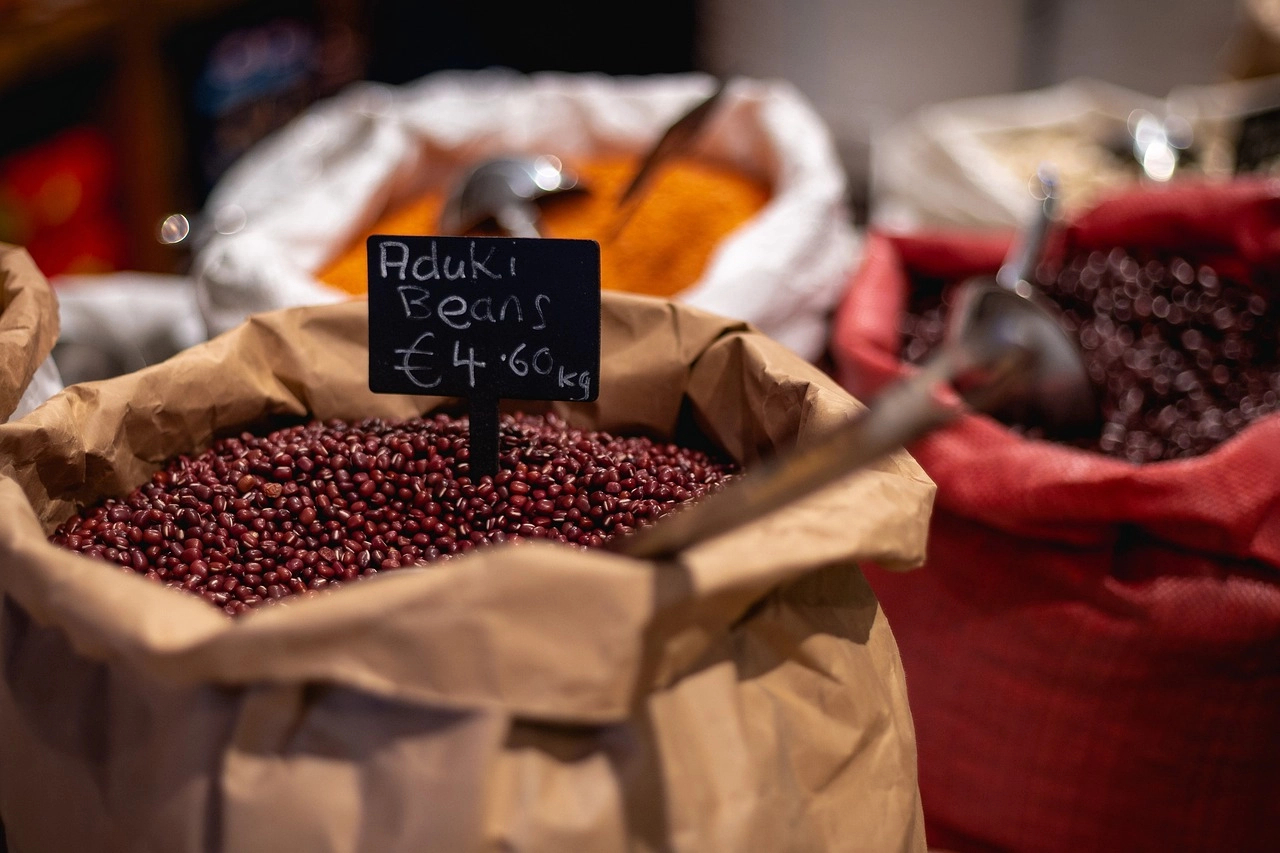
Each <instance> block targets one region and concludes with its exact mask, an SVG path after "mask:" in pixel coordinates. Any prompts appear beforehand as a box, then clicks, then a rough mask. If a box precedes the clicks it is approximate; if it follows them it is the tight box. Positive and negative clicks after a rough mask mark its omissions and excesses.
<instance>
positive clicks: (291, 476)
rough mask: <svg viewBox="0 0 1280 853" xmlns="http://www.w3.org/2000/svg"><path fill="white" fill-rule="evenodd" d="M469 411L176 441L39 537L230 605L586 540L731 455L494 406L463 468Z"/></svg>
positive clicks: (641, 513)
mask: <svg viewBox="0 0 1280 853" xmlns="http://www.w3.org/2000/svg"><path fill="white" fill-rule="evenodd" d="M467 426H468V424H467V420H466V419H465V418H461V419H456V418H452V417H449V416H447V415H437V416H434V417H431V418H420V419H413V420H409V421H403V422H396V423H392V422H384V421H380V420H366V421H362V422H360V423H357V424H354V425H349V424H346V423H344V422H341V421H329V422H325V423H321V422H318V421H313V422H311V423H307V424H302V425H299V426H294V427H290V428H287V429H281V430H277V431H275V432H271V433H270V434H267V435H254V434H252V433H247V432H246V433H243V434H241V435H240V436H238V437H233V438H226V439H222V440H220V441H218V442H216V443H215V444H214V445H213V447H211V448H210V449H209V450H208V451H206V452H204V453H201V454H199V455H196V456H179V457H177V458H176V459H174V460H172V461H171V462H170V463H169V464H168V465H167V466H166V467H165V468H163V469H162V470H161V471H159V472H157V473H156V474H155V475H154V476H153V477H152V478H151V480H150V482H148V483H146V484H145V485H143V486H141V487H139V488H137V489H135V490H134V491H133V492H131V493H130V494H129V495H127V496H126V497H123V498H118V499H117V498H113V499H108V500H106V501H105V502H103V503H101V504H100V505H97V506H95V507H93V508H91V509H87V510H85V511H84V512H83V513H81V514H80V515H77V516H74V517H72V518H71V519H69V520H67V521H66V522H64V523H63V524H62V525H61V526H59V527H58V529H57V530H56V531H54V533H53V534H52V536H51V537H50V539H51V540H52V541H53V542H55V543H57V544H60V545H63V546H65V547H67V548H70V549H72V550H75V551H79V552H81V553H84V554H87V555H89V556H92V557H97V558H101V559H104V560H107V561H110V562H113V563H116V564H119V565H120V566H121V567H122V568H123V569H124V570H125V571H130V572H136V573H138V574H141V575H145V576H146V577H148V578H150V579H152V580H155V581H158V582H161V583H164V584H166V585H168V586H171V587H177V588H180V589H183V590H186V591H188V592H191V593H194V594H196V595H200V596H202V597H203V598H205V599H206V600H207V601H209V602H210V603H211V604H214V605H216V606H218V607H221V608H222V609H224V610H225V611H226V612H228V613H230V614H232V615H237V614H240V613H244V612H246V611H248V610H249V609H250V608H252V607H254V606H256V605H261V604H270V603H273V602H276V601H278V600H280V599H283V598H287V597H289V596H291V595H296V594H307V593H312V592H315V591H318V590H322V589H333V588H336V587H340V586H342V585H343V584H345V583H349V582H351V581H355V580H357V579H359V578H363V577H368V576H370V575H375V574H377V573H379V572H384V571H390V570H394V569H397V568H400V567H402V566H409V565H413V564H416V563H424V562H430V561H432V560H437V559H440V558H445V557H448V556H451V555H455V554H459V553H462V552H464V551H467V550H469V549H471V548H475V547H477V546H481V545H484V544H486V543H494V542H502V541H504V540H519V539H550V540H555V541H559V542H564V543H568V544H571V545H576V546H580V547H592V546H599V545H601V544H603V543H604V542H605V541H606V540H608V539H610V538H611V537H614V536H621V535H625V534H626V533H628V532H630V531H632V530H634V529H636V528H638V527H641V526H643V525H646V524H648V523H651V522H652V521H654V520H656V519H657V518H659V517H661V516H663V515H665V514H666V513H667V512H669V511H671V510H672V509H674V508H675V507H676V506H678V505H680V504H682V503H684V502H686V501H691V500H695V499H697V498H698V497H700V496H702V495H704V494H706V493H708V492H710V491H713V490H715V489H717V488H719V486H720V485H721V484H723V483H724V482H725V481H726V480H727V479H729V478H730V477H732V476H733V473H734V471H735V470H736V469H735V467H734V465H733V463H731V462H727V461H719V460H717V459H715V458H713V457H711V456H709V455H708V454H706V453H703V452H701V451H698V450H694V449H690V448H687V447H683V446H680V445H676V444H671V443H662V442H655V441H652V440H650V439H648V438H644V437H618V436H614V435H611V434H609V433H606V432H592V431H587V430H582V429H576V428H573V427H570V426H569V425H568V424H566V423H565V422H564V421H563V420H561V419H559V418H557V417H555V416H554V415H547V416H545V417H544V416H529V415H514V416H511V415H503V416H502V418H501V423H500V437H499V470H498V473H497V474H496V475H495V476H493V477H489V476H484V477H480V478H478V479H477V480H474V481H473V480H472V479H471V477H469V476H468V468H469V465H468V456H469V444H470V442H469V439H468V435H467Z"/></svg>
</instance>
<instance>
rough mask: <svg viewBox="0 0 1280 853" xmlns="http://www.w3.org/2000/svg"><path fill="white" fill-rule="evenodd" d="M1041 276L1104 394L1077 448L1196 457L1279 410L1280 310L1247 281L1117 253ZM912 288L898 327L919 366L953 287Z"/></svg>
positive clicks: (1142, 456)
mask: <svg viewBox="0 0 1280 853" xmlns="http://www.w3.org/2000/svg"><path fill="white" fill-rule="evenodd" d="M1039 284H1040V286H1041V288H1042V290H1043V292H1044V293H1045V294H1046V295H1047V296H1049V297H1051V298H1052V299H1053V301H1054V302H1055V303H1056V304H1057V305H1058V306H1059V308H1060V309H1061V311H1062V318H1063V323H1064V325H1065V326H1066V328H1067V331H1068V332H1069V333H1070V334H1071V335H1072V336H1073V337H1074V338H1075V340H1076V341H1078V343H1079V345H1080V349H1081V352H1082V354H1083V356H1084V359H1085V364H1086V366H1087V368H1088V371H1089V376H1090V378H1091V379H1092V380H1093V382H1094V384H1095V387H1096V388H1097V390H1098V399H1099V402H1100V405H1101V409H1102V416H1103V426H1102V429H1101V432H1100V434H1099V435H1097V436H1096V437H1093V438H1091V439H1089V440H1088V441H1085V442H1081V443H1080V446H1084V447H1087V448H1089V449H1093V450H1097V451H1099V452H1101V453H1105V454H1107V455H1110V456H1116V457H1119V458H1122V459H1127V460H1129V461H1132V462H1138V463H1145V462H1156V461H1160V460H1165V459H1179V458H1185V457H1190V456H1198V455H1201V454H1204V453H1206V452H1208V451H1209V450H1212V449H1213V448H1214V447H1217V446H1218V445H1219V444H1221V443H1222V442H1223V441H1225V440H1226V439H1227V438H1230V437H1231V436H1233V435H1235V434H1236V433H1238V432H1239V431H1240V430H1241V429H1243V428H1244V427H1245V426H1246V425H1248V424H1249V423H1252V422H1253V421H1255V420H1257V419H1258V418H1260V417H1262V416H1263V415H1266V414H1269V413H1271V412H1274V411H1276V410H1277V408H1278V405H1277V404H1278V403H1280V340H1278V338H1280V315H1278V314H1277V310H1276V308H1275V306H1273V305H1272V304H1271V303H1270V302H1269V301H1268V300H1267V298H1266V297H1265V296H1264V295H1263V294H1262V293H1260V292H1259V291H1258V290H1257V289H1254V288H1252V287H1250V286H1249V285H1248V284H1247V283H1245V282H1240V281H1233V280H1230V279H1226V278H1222V277H1220V276H1219V275H1218V274H1217V272H1215V271H1214V270H1213V269H1212V268H1211V267H1209V266H1207V265H1203V264H1201V265H1193V264H1192V263H1191V262H1189V261H1188V260H1186V259H1185V258H1182V257H1178V256H1157V255H1144V254H1140V253H1136V252H1130V251H1126V250H1124V249H1113V250H1112V251H1110V252H1101V251H1095V252H1091V253H1084V254H1080V255H1077V256H1075V257H1072V258H1070V259H1068V260H1067V261H1066V262H1065V263H1064V264H1063V265H1062V267H1061V269H1060V270H1059V271H1057V272H1056V274H1052V275H1048V276H1045V277H1044V278H1043V280H1041V281H1040V282H1039ZM916 285H917V286H915V287H913V290H912V293H911V298H910V300H909V305H908V310H907V312H906V314H905V315H904V317H903V320H902V323H901V331H902V333H903V356H904V358H906V359H907V360H908V361H912V362H919V361H921V360H923V359H924V358H925V357H926V356H927V355H928V353H929V352H930V351H931V350H932V349H933V348H934V347H935V346H937V344H938V343H939V342H940V341H941V340H942V336H943V333H944V329H945V325H944V318H945V316H946V313H947V311H948V310H949V307H950V306H949V305H948V304H947V302H945V301H944V299H943V295H944V294H945V293H946V292H947V285H946V283H942V282H939V281H937V280H921V281H919V282H916ZM1024 431H1025V432H1026V433H1027V434H1029V435H1032V436H1038V433H1037V432H1036V431H1034V430H1032V429H1027V430H1024Z"/></svg>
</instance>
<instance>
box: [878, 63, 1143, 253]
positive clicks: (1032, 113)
mask: <svg viewBox="0 0 1280 853" xmlns="http://www.w3.org/2000/svg"><path fill="white" fill-rule="evenodd" d="M1135 109H1144V110H1148V111H1150V112H1153V113H1156V114H1160V113H1161V111H1162V110H1163V102H1162V101H1161V100H1160V99H1157V98H1152V97H1149V96H1147V95H1143V94H1140V93H1138V92H1131V91H1128V90H1126V89H1122V88H1119V87H1116V86H1112V85H1110V84H1107V83H1101V82H1098V81H1095V80H1074V81H1070V82H1067V83H1063V84H1060V85H1057V86H1051V87H1048V88H1044V89H1037V90H1033V91H1027V92H1018V93H1014V94H1009V95H996V96H989V97H979V98H966V99H961V100H956V101H950V102H946V103H942V104H935V105H932V106H928V107H924V108H922V109H920V110H918V111H917V112H915V113H913V114H911V115H910V116H908V117H907V118H905V119H904V120H902V121H900V122H897V123H895V124H892V125H890V126H889V127H888V128H886V129H885V130H884V131H882V132H880V133H878V134H876V135H875V136H874V137H873V138H872V142H871V181H870V187H869V204H870V223H871V225H872V226H874V227H876V228H881V229H885V230H905V231H910V230H916V229H920V228H937V227H949V226H955V227H963V228H984V227H992V228H1013V227H1017V226H1018V225H1019V224H1021V223H1023V222H1024V221H1026V218H1027V217H1028V216H1029V215H1030V212H1031V205H1032V204H1033V201H1032V199H1031V197H1030V195H1029V194H1028V182H1029V180H1030V179H1031V177H1032V176H1033V175H1034V174H1035V169H1036V166H1037V165H1038V163H1039V162H1041V161H1047V162H1050V163H1052V164H1053V165H1054V167H1055V168H1056V170H1057V172H1058V174H1059V177H1060V180H1061V185H1062V194H1063V207H1064V213H1066V214H1068V215H1069V214H1070V212H1072V211H1074V210H1080V209H1083V208H1086V207H1088V206H1090V205H1091V203H1092V201H1094V200H1095V199H1096V198H1097V197H1098V196H1099V195H1100V194H1102V193H1105V192H1106V191H1108V190H1109V189H1112V188H1115V187H1119V186H1122V185H1124V184H1126V183H1130V182H1134V181H1136V180H1137V179H1138V171H1137V169H1136V168H1135V167H1134V164H1132V163H1130V162H1126V159H1125V157H1124V156H1120V155H1118V154H1116V153H1113V152H1112V151H1111V148H1112V147H1114V146H1116V145H1117V144H1118V143H1123V141H1124V140H1126V139H1127V134H1128V119H1129V114H1130V113H1131V112H1132V111H1133V110H1135Z"/></svg>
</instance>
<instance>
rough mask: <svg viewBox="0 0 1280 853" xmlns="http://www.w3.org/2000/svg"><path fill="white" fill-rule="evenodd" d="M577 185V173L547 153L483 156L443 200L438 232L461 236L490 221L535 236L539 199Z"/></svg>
mask: <svg viewBox="0 0 1280 853" xmlns="http://www.w3.org/2000/svg"><path fill="white" fill-rule="evenodd" d="M577 187H578V176H577V175H575V174H574V173H573V172H571V171H569V170H568V169H566V168H564V165H563V164H562V163H561V162H560V159H559V158H557V157H554V156H552V155H550V154H542V155H539V156H536V157H497V158H494V159H491V160H485V161H483V162H481V163H479V164H478V165H476V166H475V167H474V168H472V169H471V171H469V172H468V173H467V174H466V175H465V176H464V177H463V178H462V180H461V181H459V182H458V184H457V186H456V187H455V188H454V190H453V192H452V193H451V194H450V196H449V198H448V199H446V200H445V204H444V208H443V209H442V210H441V212H440V223H439V226H440V231H441V232H442V233H444V234H465V233H467V232H468V231H471V230H472V229H473V228H476V227H478V226H480V225H483V224H485V223H486V222H494V223H495V224H497V226H498V227H499V228H500V229H502V230H503V231H504V232H506V233H507V234H510V235H511V236H513V237H540V236H542V235H541V233H540V232H539V229H538V226H539V221H540V216H539V211H538V202H539V201H540V200H541V199H543V198H546V197H547V196H550V195H554V194H556V193H562V192H567V191H569V190H572V189H575V188H577Z"/></svg>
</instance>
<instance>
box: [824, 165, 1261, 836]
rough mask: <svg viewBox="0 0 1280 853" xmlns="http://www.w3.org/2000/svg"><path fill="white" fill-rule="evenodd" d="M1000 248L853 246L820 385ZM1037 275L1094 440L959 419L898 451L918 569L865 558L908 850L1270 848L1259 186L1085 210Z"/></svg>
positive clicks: (902, 367) (869, 393) (868, 372)
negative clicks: (890, 680) (913, 769)
mask: <svg viewBox="0 0 1280 853" xmlns="http://www.w3.org/2000/svg"><path fill="white" fill-rule="evenodd" d="M997 237H999V239H997ZM1012 237H1013V235H1012V234H1011V233H1009V234H1003V235H992V234H990V233H988V232H972V233H970V232H949V233H916V234H910V235H904V234H889V233H885V232H875V231H872V232H871V233H869V234H868V238H867V242H866V251H865V255H864V260H863V263H862V265H861V268H860V269H859V270H858V272H857V273H856V275H855V276H854V277H853V279H852V280H851V282H850V284H849V287H848V289H847V291H846V294H845V298H844V300H843V301H842V303H841V305H840V306H839V307H838V309H837V311H836V314H835V316H834V324H833V329H832V335H831V362H832V365H833V370H834V371H835V373H836V376H837V377H838V378H839V380H840V381H841V383H842V384H843V385H844V387H845V388H846V389H847V390H849V391H850V392H851V393H853V394H854V395H855V396H860V397H864V398H873V397H874V396H875V395H876V394H877V393H879V391H880V390H881V389H883V388H884V387H885V386H886V385H887V384H889V383H891V382H893V381H895V380H897V379H900V378H901V377H903V376H905V375H908V374H909V373H910V372H912V371H913V370H914V369H915V367H914V363H916V362H918V361H919V360H920V359H921V358H923V357H924V355H925V354H926V353H927V352H928V350H929V349H930V348H931V347H933V346H935V345H936V344H937V341H938V340H939V338H940V335H941V333H942V317H943V315H944V313H945V305H943V304H942V303H941V302H940V300H941V299H944V298H945V296H946V294H947V292H948V288H950V287H951V286H952V285H954V284H955V283H957V282H960V281H962V280H964V279H966V278H969V277H971V276H974V275H993V274H994V273H995V272H996V270H997V269H998V268H999V266H1000V264H1001V262H1002V260H1003V257H1004V255H1005V253H1006V252H1007V250H1008V248H1009V245H1010V241H1011V239H1012ZM1037 284H1038V286H1039V287H1040V288H1041V289H1042V290H1044V291H1045V292H1046V294H1047V295H1049V296H1051V297H1052V298H1053V299H1054V300H1055V301H1057V302H1058V304H1059V305H1060V306H1061V308H1062V310H1063V313H1064V315H1065V317H1066V321H1067V323H1068V326H1069V331H1071V332H1072V333H1073V334H1074V335H1076V337H1077V340H1078V341H1079V342H1080V344H1081V349H1082V352H1083V354H1084V356H1085V359H1086V361H1087V363H1088V367H1089V371H1090V375H1091V376H1092V378H1093V381H1094V384H1095V387H1096V390H1097V394H1098V398H1099V402H1100V404H1101V405H1100V408H1101V409H1102V410H1103V413H1104V414H1105V417H1106V423H1105V426H1104V427H1103V428H1102V429H1101V430H1099V432H1098V433H1097V434H1095V435H1091V436H1089V437H1087V439H1084V440H1082V441H1081V442H1080V444H1079V446H1077V445H1075V444H1072V443H1067V442H1059V441H1047V440H1044V439H1042V438H1039V437H1037V436H1036V434H1035V433H1034V432H1032V431H1031V430H1030V429H1027V428H1018V427H1013V428H1011V427H1010V426H1008V425H1006V424H1002V423H1000V422H998V421H996V420H995V419H994V418H991V417H988V416H986V415H983V414H979V413H971V414H965V415H962V416H961V417H959V418H958V419H956V420H955V421H954V422H952V423H951V424H949V425H948V426H946V427H944V428H942V429H939V430H937V431H936V432H934V433H932V434H930V435H928V436H926V437H925V438H923V439H921V440H919V441H916V442H913V443H912V444H911V445H910V446H909V447H908V449H909V450H910V451H911V453H912V455H913V456H914V457H915V459H916V460H917V461H918V462H919V463H920V465H921V466H922V467H923V468H924V469H925V472H926V473H928V474H929V476H930V477H931V478H932V479H933V480H934V482H935V483H936V484H937V487H938V494H937V500H936V501H935V504H934V511H933V514H932V515H931V517H930V524H929V544H928V554H927V558H926V561H925V564H924V566H923V567H922V568H921V569H920V570H919V571H917V572H912V573H909V574H898V573H894V572H890V571H883V570H880V569H877V568H876V567H875V566H869V567H868V569H867V578H868V580H869V581H870V583H871V586H872V588H873V589H874V590H875V592H876V596H877V598H878V599H879V600H880V602H881V603H882V605H883V607H884V611H885V615H886V617H887V618H888V620H889V622H890V624H891V625H892V626H893V628H894V632H895V635H896V636H897V637H898V639H899V646H900V648H901V650H902V658H903V669H904V672H905V673H906V678H907V684H908V685H909V689H910V694H911V707H912V717H913V720H914V722H915V726H916V732H917V737H918V739H919V756H920V789H921V795H922V799H923V803H924V813H925V822H926V831H927V836H928V838H929V840H930V842H931V844H933V845H935V846H937V847H939V848H942V849H947V850H953V851H956V853H970V851H988V850H1017V851H1021V853H1075V851H1079V850H1126V851H1152V853H1155V851H1166V850H1180V851H1182V850H1186V851H1218V850H1273V849H1280V828H1277V824H1276V822H1275V821H1274V820H1273V819H1271V817H1270V813H1271V812H1272V811H1274V808H1273V806H1272V804H1273V803H1274V802H1275V801H1276V800H1277V798H1280V775H1277V773H1276V766H1277V763H1280V734H1278V733H1277V732H1280V729H1278V728H1277V727H1276V725H1275V719H1276V708H1277V707H1280V414H1277V412H1276V394H1277V393H1280V388H1277V382H1276V375H1277V356H1278V351H1280V346H1278V345H1277V333H1278V332H1277V325H1278V324H1277V310H1278V309H1280V304H1278V303H1280V181H1274V180H1267V181H1247V182H1246V181H1239V182H1232V183H1229V184H1202V185H1194V184H1186V183H1184V184H1180V185H1176V186H1169V187H1166V188H1160V189H1143V190H1136V191H1133V192H1126V193H1124V194H1122V195H1116V196H1114V197H1112V198H1109V199H1106V200H1104V201H1102V202H1100V203H1099V204H1098V205H1097V206H1096V207H1094V208H1093V209H1091V210H1087V211H1084V212H1083V213H1082V214H1081V215H1080V216H1079V217H1077V218H1075V219H1073V220H1071V221H1068V222H1065V223H1063V225H1062V227H1061V228H1060V229H1059V230H1058V231H1057V232H1056V234H1055V235H1054V237H1053V239H1052V240H1051V241H1050V243H1049V245H1048V247H1047V252H1046V256H1045V259H1044V263H1043V264H1042V265H1041V268H1040V270H1039V271H1038V275H1037ZM975 792H977V793H975Z"/></svg>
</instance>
